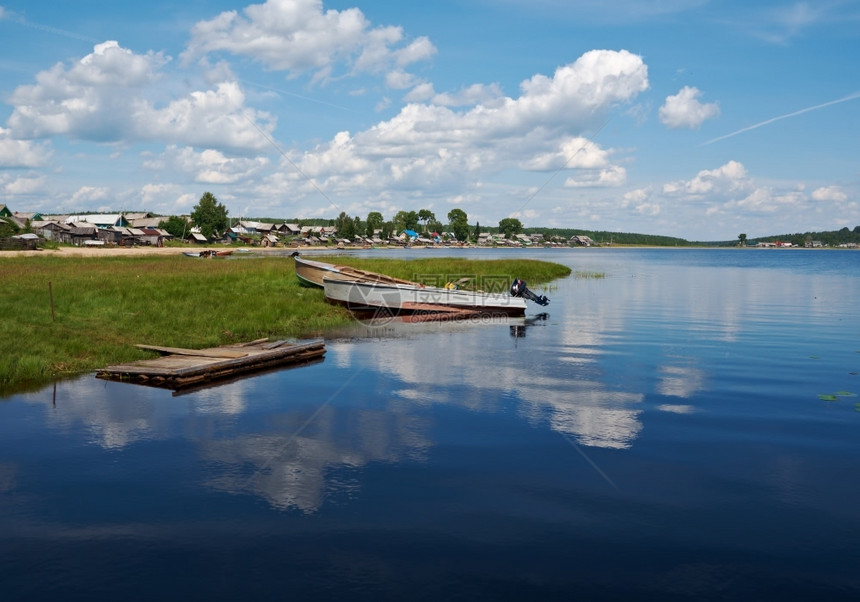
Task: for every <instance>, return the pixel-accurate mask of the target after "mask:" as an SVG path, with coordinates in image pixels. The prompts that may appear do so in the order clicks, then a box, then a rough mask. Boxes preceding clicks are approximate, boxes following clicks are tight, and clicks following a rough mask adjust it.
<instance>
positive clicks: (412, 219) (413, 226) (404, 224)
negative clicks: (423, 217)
mask: <svg viewBox="0 0 860 602" xmlns="http://www.w3.org/2000/svg"><path fill="white" fill-rule="evenodd" d="M394 226H395V227H396V228H397V229H398V230H399V231H401V232H402V231H403V230H417V229H418V214H417V213H415V212H414V211H398V212H397V215H395V216H394Z"/></svg>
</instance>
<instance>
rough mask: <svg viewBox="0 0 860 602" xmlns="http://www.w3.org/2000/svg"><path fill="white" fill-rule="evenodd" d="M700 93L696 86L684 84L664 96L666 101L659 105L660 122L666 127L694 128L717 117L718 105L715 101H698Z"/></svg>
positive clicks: (718, 112)
mask: <svg viewBox="0 0 860 602" xmlns="http://www.w3.org/2000/svg"><path fill="white" fill-rule="evenodd" d="M701 95H702V93H701V92H700V91H699V90H698V89H697V88H691V87H690V86H684V87H683V88H682V89H681V91H680V92H678V93H677V94H675V95H674V96H668V97H666V102H665V103H663V106H662V107H660V111H659V115H660V122H661V123H662V124H663V125H665V126H666V127H668V128H672V129H680V128H690V129H696V128H698V127H699V126H701V125H702V123H704V122H705V120H707V119H711V118H712V117H717V116H718V115H719V114H720V107H719V105H718V104H717V103H706V104H703V103H701V102H699V100H698V99H699V97H700V96H701Z"/></svg>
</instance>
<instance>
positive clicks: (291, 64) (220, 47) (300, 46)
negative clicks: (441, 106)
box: [183, 0, 436, 81]
mask: <svg viewBox="0 0 860 602" xmlns="http://www.w3.org/2000/svg"><path fill="white" fill-rule="evenodd" d="M242 13H243V14H241V15H240V14H239V13H238V12H236V11H227V12H223V13H221V14H220V15H218V16H217V17H215V18H214V19H211V20H209V21H201V22H199V23H197V24H196V25H195V26H194V28H193V30H192V38H191V41H190V42H189V44H188V47H187V49H186V51H185V52H184V53H183V59H184V60H185V61H186V62H187V61H191V60H195V59H197V58H200V57H202V56H205V55H206V54H208V53H212V52H229V53H232V54H236V55H241V56H248V57H251V58H252V59H254V60H256V61H258V62H260V63H261V64H263V65H264V66H265V67H266V68H267V69H272V70H277V71H287V72H289V73H290V75H291V76H297V75H299V74H302V73H305V72H313V73H314V79H315V80H318V81H321V80H322V81H324V80H328V79H330V78H332V77H333V76H334V75H333V74H334V72H335V69H336V67H337V66H338V64H345V65H347V67H348V69H347V71H348V72H349V73H351V74H356V73H386V72H388V71H392V70H402V69H404V68H406V67H408V66H410V65H412V64H414V63H416V62H419V61H424V60H427V59H429V58H430V57H432V56H433V55H434V54H435V53H436V48H435V46H433V44H432V43H431V42H430V40H429V39H427V38H425V37H421V38H417V39H415V40H413V41H411V42H409V43H408V44H405V45H404V44H403V42H404V35H403V31H402V29H401V28H400V27H372V26H371V24H370V22H369V21H368V20H367V19H366V18H365V16H364V14H363V13H362V12H361V10H359V9H357V8H349V9H346V10H342V11H338V10H334V9H329V10H323V3H322V0H268V1H267V2H264V3H262V4H252V5H249V6H247V7H245V9H244V10H243V11H242Z"/></svg>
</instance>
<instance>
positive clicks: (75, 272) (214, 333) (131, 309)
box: [0, 255, 570, 397]
mask: <svg viewBox="0 0 860 602" xmlns="http://www.w3.org/2000/svg"><path fill="white" fill-rule="evenodd" d="M326 261H336V262H337V263H349V264H350V265H355V266H356V267H361V268H363V269H369V270H373V271H378V272H384V273H386V274H390V275H392V276H397V277H401V278H406V279H410V280H413V279H416V277H419V276H422V275H430V276H436V275H451V276H463V275H471V276H474V277H476V279H478V280H480V278H482V277H490V276H508V277H510V278H512V277H514V276H518V277H520V278H523V279H525V280H526V281H527V282H528V283H529V285H530V286H532V285H538V284H541V283H546V282H550V281H551V280H554V279H556V278H560V277H563V276H567V275H568V274H570V270H569V269H568V268H567V267H565V266H561V265H558V264H554V263H549V262H544V261H535V260H527V259H512V260H468V259H455V258H428V259H416V260H404V259H391V258H385V259H375V258H372V259H364V258H355V257H346V256H344V257H337V258H331V259H326ZM0 307H2V308H3V313H4V315H3V319H2V320H0V397H2V396H4V395H8V394H11V393H13V392H17V391H23V390H27V389H38V388H41V387H43V386H45V385H46V384H50V382H52V381H53V380H56V379H62V378H66V377H70V376H74V375H78V374H81V373H84V372H88V371H92V370H96V369H98V368H102V367H105V366H107V365H111V364H116V363H121V362H126V361H131V360H135V359H142V358H145V357H151V355H152V354H151V353H148V352H144V351H141V350H139V349H137V348H136V347H135V346H134V345H135V344H137V343H147V344H152V345H166V346H175V347H189V348H199V347H209V346H216V345H222V344H226V343H231V342H241V341H249V340H254V339H258V338H262V337H273V338H274V337H279V338H287V337H296V338H304V337H312V336H321V335H323V334H324V333H325V332H326V330H327V329H330V328H333V327H336V326H341V325H343V324H346V323H348V322H349V321H350V320H351V317H350V314H349V312H348V311H346V310H345V309H343V308H339V307H335V306H332V305H330V304H328V303H326V301H325V296H324V295H323V292H322V290H321V289H315V288H305V287H302V286H300V285H299V283H298V280H297V279H296V277H295V267H294V263H293V261H292V259H289V258H286V257H283V256H281V257H272V256H263V257H260V256H251V257H231V258H217V259H192V258H188V257H185V256H183V255H166V256H165V255H151V256H150V255H147V256H142V257H134V256H119V257H111V256H103V257H97V258H91V257H60V256H51V255H46V256H41V255H40V256H30V257H4V258H3V259H2V260H0Z"/></svg>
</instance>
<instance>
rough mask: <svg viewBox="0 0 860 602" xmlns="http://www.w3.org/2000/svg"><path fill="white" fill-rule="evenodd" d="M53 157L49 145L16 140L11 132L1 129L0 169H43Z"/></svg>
mask: <svg viewBox="0 0 860 602" xmlns="http://www.w3.org/2000/svg"><path fill="white" fill-rule="evenodd" d="M50 157H51V150H50V148H49V147H48V145H47V144H41V145H40V144H34V143H33V142H32V141H30V140H15V139H13V138H12V137H11V136H10V132H9V130H6V129H3V128H1V127H0V168H9V167H30V168H32V167H41V166H42V165H44V164H45V163H46V162H47V161H48V159H49V158H50Z"/></svg>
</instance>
